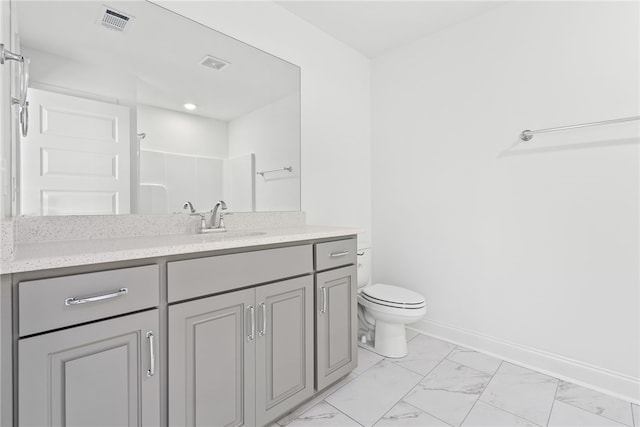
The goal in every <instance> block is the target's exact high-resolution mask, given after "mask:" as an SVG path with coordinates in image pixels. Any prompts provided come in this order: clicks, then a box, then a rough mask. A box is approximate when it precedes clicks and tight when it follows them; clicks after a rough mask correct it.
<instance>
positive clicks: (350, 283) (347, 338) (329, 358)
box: [316, 266, 358, 390]
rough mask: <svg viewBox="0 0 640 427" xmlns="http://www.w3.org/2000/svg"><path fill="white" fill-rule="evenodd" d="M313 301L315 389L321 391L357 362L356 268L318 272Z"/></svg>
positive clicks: (351, 368) (352, 367) (350, 369)
mask: <svg viewBox="0 0 640 427" xmlns="http://www.w3.org/2000/svg"><path fill="white" fill-rule="evenodd" d="M316 301H317V304H316V325H317V333H316V386H317V388H318V390H322V389H323V388H325V387H326V386H328V385H329V384H331V383H333V382H334V381H336V380H338V379H339V378H341V377H342V376H344V375H346V374H348V373H349V372H350V371H352V370H353V369H355V367H356V366H357V363H358V359H357V356H358V347H357V341H356V340H357V327H358V308H357V304H358V301H357V281H356V267H355V266H348V267H343V268H339V269H336V270H330V271H325V272H324V273H318V274H317V275H316Z"/></svg>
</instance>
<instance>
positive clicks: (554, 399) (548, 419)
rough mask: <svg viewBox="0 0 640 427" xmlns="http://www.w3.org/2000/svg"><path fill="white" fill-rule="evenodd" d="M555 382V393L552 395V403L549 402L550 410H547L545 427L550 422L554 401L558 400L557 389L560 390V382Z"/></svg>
mask: <svg viewBox="0 0 640 427" xmlns="http://www.w3.org/2000/svg"><path fill="white" fill-rule="evenodd" d="M556 380H557V382H556V391H555V393H553V401H552V402H551V408H550V409H549V416H548V417H547V424H545V427H547V426H548V425H549V421H551V413H552V412H553V407H554V406H555V404H556V399H557V398H558V389H559V388H560V380H559V379H557V378H556Z"/></svg>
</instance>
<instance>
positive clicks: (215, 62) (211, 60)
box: [200, 55, 231, 71]
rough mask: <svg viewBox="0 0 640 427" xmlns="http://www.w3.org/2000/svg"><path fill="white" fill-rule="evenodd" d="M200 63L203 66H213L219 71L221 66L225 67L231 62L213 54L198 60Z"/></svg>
mask: <svg viewBox="0 0 640 427" xmlns="http://www.w3.org/2000/svg"><path fill="white" fill-rule="evenodd" d="M200 65H204V66H205V67H209V68H213V69H214V70H216V71H220V70H222V69H223V68H226V67H228V66H229V65H231V63H230V62H227V61H225V60H223V59H220V58H216V57H215V56H211V55H206V56H205V57H204V58H202V60H201V61H200Z"/></svg>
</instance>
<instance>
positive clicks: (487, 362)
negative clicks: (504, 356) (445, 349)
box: [447, 347, 502, 375]
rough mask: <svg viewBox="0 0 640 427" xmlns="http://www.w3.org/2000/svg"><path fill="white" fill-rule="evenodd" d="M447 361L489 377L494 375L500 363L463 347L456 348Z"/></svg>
mask: <svg viewBox="0 0 640 427" xmlns="http://www.w3.org/2000/svg"><path fill="white" fill-rule="evenodd" d="M447 359H449V360H451V361H454V362H456V363H459V364H461V365H465V366H468V367H470V368H473V369H477V370H478V371H482V372H485V373H487V374H490V375H493V374H495V373H496V371H497V370H498V367H500V363H502V360H500V359H497V358H495V357H492V356H489V355H486V354H484V353H480V352H477V351H474V350H470V349H468V348H464V347H456V348H455V350H453V351H452V352H451V353H449V355H448V356H447Z"/></svg>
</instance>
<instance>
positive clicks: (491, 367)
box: [272, 330, 640, 427]
mask: <svg viewBox="0 0 640 427" xmlns="http://www.w3.org/2000/svg"><path fill="white" fill-rule="evenodd" d="M407 338H408V339H409V355H408V356H407V357H405V358H402V359H386V358H384V357H382V356H380V355H378V354H375V353H373V352H371V351H368V350H365V349H363V348H358V358H359V359H358V368H357V369H356V370H354V371H353V372H352V373H351V374H350V375H348V376H347V377H346V378H344V379H342V380H341V381H339V382H338V383H336V384H334V385H333V386H331V387H329V388H328V389H327V390H325V391H324V392H323V393H321V394H320V395H319V396H316V397H315V398H314V399H313V400H311V401H309V402H307V403H306V404H304V405H303V406H302V407H300V408H298V409H297V410H296V411H294V412H292V413H290V414H288V415H287V416H286V417H284V418H282V419H281V420H279V421H278V422H277V423H276V424H273V426H272V427H280V426H288V427H301V426H309V427H315V426H331V427H342V426H344V427H349V426H356V427H357V426H365V427H369V426H376V427H379V426H415V427H431V426H433V427H436V426H437V427H472V426H476V427H498V426H505V427H511V426H530V427H547V426H549V427H569V426H575V427H589V426H592V427H614V426H618V427H620V426H627V427H640V409H639V407H638V405H635V404H631V403H629V402H625V401H623V400H620V399H616V398H614V397H611V396H608V395H605V394H602V393H600V392H597V391H594V390H591V389H588V388H585V387H581V386H578V385H576V384H571V383H569V382H565V381H562V380H559V379H556V378H553V377H550V376H548V375H544V374H541V373H539V372H535V371H532V370H530V369H527V368H523V367H521V366H517V365H514V364H512V363H509V362H506V361H502V360H499V359H496V358H494V357H491V356H488V355H485V354H482V353H479V352H476V351H473V350H469V349H466V348H463V347H459V346H456V345H454V344H451V343H448V342H445V341H441V340H438V339H435V338H432V337H429V336H426V335H421V334H418V333H416V332H415V331H411V330H407Z"/></svg>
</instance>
